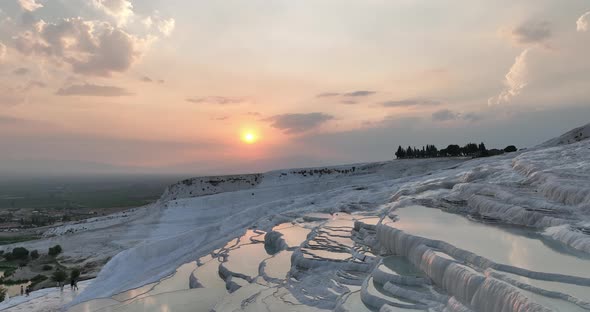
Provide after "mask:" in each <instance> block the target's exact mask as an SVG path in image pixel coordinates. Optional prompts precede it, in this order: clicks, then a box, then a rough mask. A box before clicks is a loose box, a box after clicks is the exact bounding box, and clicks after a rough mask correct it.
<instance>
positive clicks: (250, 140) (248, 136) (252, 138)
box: [242, 131, 258, 144]
mask: <svg viewBox="0 0 590 312" xmlns="http://www.w3.org/2000/svg"><path fill="white" fill-rule="evenodd" d="M257 141H258V136H257V135H256V133H254V132H252V131H245V132H244V133H242V142H244V143H246V144H254V143H256V142H257Z"/></svg>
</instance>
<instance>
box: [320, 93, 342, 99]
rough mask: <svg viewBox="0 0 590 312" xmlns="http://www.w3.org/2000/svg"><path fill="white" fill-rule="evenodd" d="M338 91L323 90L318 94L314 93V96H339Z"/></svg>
mask: <svg viewBox="0 0 590 312" xmlns="http://www.w3.org/2000/svg"><path fill="white" fill-rule="evenodd" d="M339 95H340V93H337V92H324V93H320V94H318V95H316V97H319V98H322V97H334V96H339Z"/></svg>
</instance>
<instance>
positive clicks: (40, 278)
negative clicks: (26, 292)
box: [31, 274, 47, 287]
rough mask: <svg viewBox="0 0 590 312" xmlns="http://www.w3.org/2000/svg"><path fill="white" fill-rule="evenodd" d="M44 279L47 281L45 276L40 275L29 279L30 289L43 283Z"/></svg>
mask: <svg viewBox="0 0 590 312" xmlns="http://www.w3.org/2000/svg"><path fill="white" fill-rule="evenodd" d="M46 279H47V276H45V275H41V274H38V275H36V276H35V277H33V278H32V279H31V287H33V286H35V285H37V284H39V283H41V282H43V281H44V280H46Z"/></svg>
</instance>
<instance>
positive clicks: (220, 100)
mask: <svg viewBox="0 0 590 312" xmlns="http://www.w3.org/2000/svg"><path fill="white" fill-rule="evenodd" d="M186 101H187V102H190V103H195V104H218V105H229V104H239V103H243V102H245V101H246V99H245V98H243V97H228V96H204V97H195V98H186Z"/></svg>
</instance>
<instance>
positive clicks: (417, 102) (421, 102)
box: [381, 99, 441, 107]
mask: <svg viewBox="0 0 590 312" xmlns="http://www.w3.org/2000/svg"><path fill="white" fill-rule="evenodd" d="M440 104H441V102H439V101H435V100H428V99H405V100H399V101H386V102H382V103H381V105H382V106H385V107H408V106H436V105H440Z"/></svg>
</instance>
